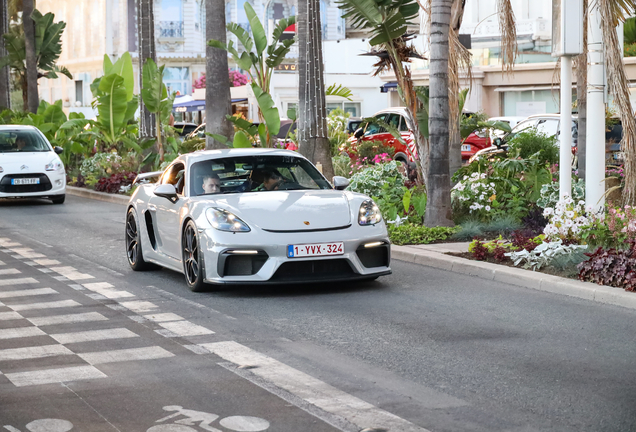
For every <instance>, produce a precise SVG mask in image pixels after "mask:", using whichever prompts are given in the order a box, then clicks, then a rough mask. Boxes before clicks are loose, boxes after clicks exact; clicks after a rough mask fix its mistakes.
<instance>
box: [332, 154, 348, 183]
mask: <svg viewBox="0 0 636 432" xmlns="http://www.w3.org/2000/svg"><path fill="white" fill-rule="evenodd" d="M331 163H332V165H333V174H334V175H337V176H342V177H346V178H349V177H351V158H349V155H348V154H346V153H343V154H340V155H338V156H334V157H332V158H331Z"/></svg>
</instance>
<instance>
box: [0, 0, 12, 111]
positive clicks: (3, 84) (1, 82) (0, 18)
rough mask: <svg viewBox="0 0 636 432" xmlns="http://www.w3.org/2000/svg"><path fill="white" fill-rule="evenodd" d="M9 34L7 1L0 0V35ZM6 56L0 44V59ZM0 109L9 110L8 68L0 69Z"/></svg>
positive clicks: (9, 87) (3, 47)
mask: <svg viewBox="0 0 636 432" xmlns="http://www.w3.org/2000/svg"><path fill="white" fill-rule="evenodd" d="M8 32H9V5H8V0H0V35H3V34H5V33H8ZM6 55H7V49H6V48H5V45H4V43H0V58H1V57H4V56H6ZM0 108H11V85H10V82H9V67H8V66H4V67H2V68H0Z"/></svg>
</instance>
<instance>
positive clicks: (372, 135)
mask: <svg viewBox="0 0 636 432" xmlns="http://www.w3.org/2000/svg"><path fill="white" fill-rule="evenodd" d="M387 117H388V114H378V115H377V116H375V118H376V119H377V120H380V121H382V122H386V119H387ZM384 135H386V129H384V128H383V127H381V126H380V125H377V124H369V125H367V127H366V129H365V131H364V138H363V140H364V141H384V140H383V139H382V137H383V136H384Z"/></svg>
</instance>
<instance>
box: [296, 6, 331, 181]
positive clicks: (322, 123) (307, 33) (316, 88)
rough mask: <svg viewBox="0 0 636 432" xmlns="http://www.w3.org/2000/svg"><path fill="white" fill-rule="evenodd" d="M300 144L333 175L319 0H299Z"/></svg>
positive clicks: (302, 149)
mask: <svg viewBox="0 0 636 432" xmlns="http://www.w3.org/2000/svg"><path fill="white" fill-rule="evenodd" d="M298 49H299V53H298V82H299V83H300V85H299V86H298V90H299V95H298V144H299V146H298V147H299V151H300V153H301V154H302V155H303V156H305V157H307V158H308V159H309V160H310V161H312V162H314V163H317V162H320V163H321V164H322V170H323V174H324V175H325V176H326V177H327V178H328V179H330V178H332V177H333V175H334V171H333V165H332V162H331V146H330V144H329V137H328V135H327V111H326V109H325V81H324V76H323V64H322V36H321V24H320V1H319V0H299V2H298Z"/></svg>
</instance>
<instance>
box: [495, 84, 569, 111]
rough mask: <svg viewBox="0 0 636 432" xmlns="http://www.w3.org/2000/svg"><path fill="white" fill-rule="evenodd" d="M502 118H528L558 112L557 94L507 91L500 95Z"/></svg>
mask: <svg viewBox="0 0 636 432" xmlns="http://www.w3.org/2000/svg"><path fill="white" fill-rule="evenodd" d="M502 100H503V113H502V115H504V116H520V117H528V116H531V115H534V114H549V113H558V112H559V96H558V92H555V93H553V92H552V90H526V91H507V92H503V93H502Z"/></svg>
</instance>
